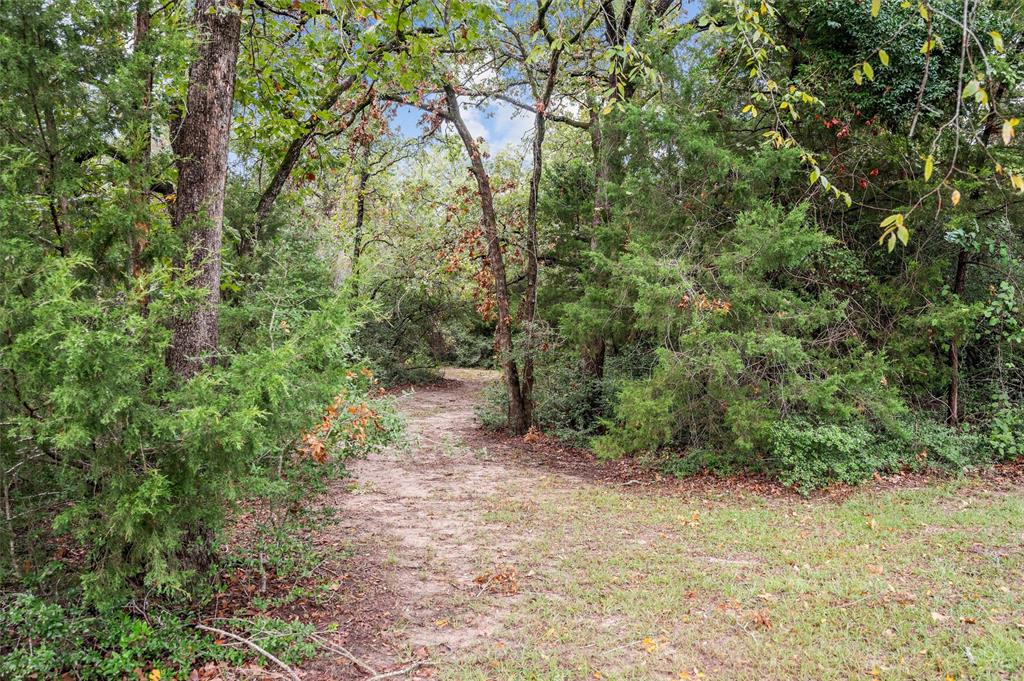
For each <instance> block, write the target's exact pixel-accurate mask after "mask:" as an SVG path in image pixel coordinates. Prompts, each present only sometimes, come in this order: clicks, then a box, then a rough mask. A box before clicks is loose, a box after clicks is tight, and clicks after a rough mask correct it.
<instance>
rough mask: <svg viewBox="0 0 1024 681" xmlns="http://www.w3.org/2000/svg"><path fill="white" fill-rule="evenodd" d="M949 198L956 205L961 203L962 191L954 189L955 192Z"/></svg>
mask: <svg viewBox="0 0 1024 681" xmlns="http://www.w3.org/2000/svg"><path fill="white" fill-rule="evenodd" d="M949 200H950V201H952V202H953V205H954V206H955V205H957V204H958V203H960V191H959V190H958V189H954V190H953V193H952V194H950V196H949Z"/></svg>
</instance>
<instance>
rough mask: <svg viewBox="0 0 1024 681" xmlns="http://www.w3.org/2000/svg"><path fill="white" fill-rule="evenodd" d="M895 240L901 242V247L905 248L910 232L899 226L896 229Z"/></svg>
mask: <svg viewBox="0 0 1024 681" xmlns="http://www.w3.org/2000/svg"><path fill="white" fill-rule="evenodd" d="M896 238H897V239H899V240H900V241H902V242H903V245H904V246H906V245H907V242H908V241H910V230H908V229H907V228H906V227H904V226H903V225H900V226H899V227H897V228H896Z"/></svg>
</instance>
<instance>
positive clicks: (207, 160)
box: [167, 0, 241, 379]
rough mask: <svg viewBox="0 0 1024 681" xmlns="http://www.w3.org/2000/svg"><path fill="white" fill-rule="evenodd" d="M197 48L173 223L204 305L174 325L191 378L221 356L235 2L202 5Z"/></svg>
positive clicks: (181, 371) (181, 368) (178, 146)
mask: <svg viewBox="0 0 1024 681" xmlns="http://www.w3.org/2000/svg"><path fill="white" fill-rule="evenodd" d="M194 22H195V25H196V29H197V33H198V35H199V49H198V54H197V56H196V59H195V61H194V62H193V63H192V66H191V68H190V69H189V84H188V97H187V105H186V106H187V108H186V112H185V116H184V118H183V119H182V121H181V124H180V126H179V127H178V129H177V130H176V134H175V139H174V141H173V146H174V152H175V154H176V155H177V157H178V191H177V197H176V199H175V206H174V215H173V216H172V224H173V226H174V228H175V229H176V230H177V231H178V232H179V233H180V234H181V236H182V240H183V242H184V244H185V247H186V252H187V253H188V258H189V260H188V265H189V266H190V267H191V272H190V274H189V278H188V282H187V283H188V285H189V286H190V287H192V288H195V289H201V290H202V291H203V295H202V299H201V300H200V301H199V303H198V304H197V305H196V306H195V307H194V308H193V309H190V310H189V311H188V312H186V313H185V314H183V315H181V316H180V317H178V318H177V319H176V320H174V322H173V324H172V332H173V333H172V338H171V347H170V349H169V350H168V354H167V364H168V366H169V367H170V368H171V370H172V371H173V372H174V373H175V374H176V375H178V376H179V377H181V378H184V379H187V378H191V377H192V376H194V375H195V374H197V373H198V372H199V371H200V370H201V369H202V368H203V367H204V366H206V365H207V364H209V363H210V362H211V361H212V359H213V356H214V354H215V352H216V350H217V342H218V322H219V314H218V305H219V303H220V248H221V242H222V239H223V224H224V190H225V184H226V182H227V174H228V173H227V170H228V142H229V140H230V132H231V105H232V102H233V100H234V91H235V71H236V67H237V60H238V48H239V36H240V33H241V14H240V11H239V5H238V3H237V2H236V1H233V0H197V1H196V5H195V15H194Z"/></svg>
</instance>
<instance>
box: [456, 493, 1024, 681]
mask: <svg viewBox="0 0 1024 681" xmlns="http://www.w3.org/2000/svg"><path fill="white" fill-rule="evenodd" d="M722 494H724V493H718V495H716V494H715V493H709V494H708V495H706V496H703V497H701V498H696V497H693V498H681V497H666V496H657V495H646V494H638V493H636V492H633V491H629V490H627V489H610V488H607V487H599V486H591V485H585V486H583V487H577V488H574V489H567V488H566V487H565V481H564V480H560V481H554V480H550V481H549V484H547V485H542V486H541V487H540V488H538V487H533V488H531V489H529V490H527V489H508V490H505V491H503V492H502V493H501V494H498V495H495V497H494V498H493V500H492V502H491V503H490V504H489V509H490V510H489V512H488V513H487V515H486V516H485V520H486V521H487V531H488V532H491V531H493V532H501V531H503V528H504V527H508V528H515V530H516V532H517V533H521V534H523V535H524V536H526V537H528V538H529V539H527V540H526V542H525V544H524V545H522V546H521V547H520V549H519V550H517V551H516V552H515V554H516V559H515V560H516V565H517V568H518V571H519V574H520V575H522V576H523V577H522V592H521V593H520V594H519V595H518V596H515V597H505V598H504V600H503V602H502V603H501V606H500V607H501V609H502V610H503V611H504V612H505V614H504V615H503V622H502V624H503V626H502V634H501V638H500V640H497V641H495V642H494V643H493V644H489V645H487V646H480V647H477V648H476V649H474V651H473V653H472V654H471V655H469V656H463V657H462V658H461V659H458V660H455V661H453V662H450V663H448V664H447V665H446V666H443V667H442V669H441V677H442V678H447V679H492V678H501V679H513V678H514V679H545V680H546V679H552V680H553V679H580V678H606V679H651V678H674V679H687V678H694V679H696V678H707V679H714V678H760V679H785V678H802V679H851V678H865V679H871V678H880V679H942V680H946V679H948V678H953V679H958V680H959V679H1021V678H1024V493H1022V491H1021V490H1020V489H1010V490H999V491H994V490H990V489H986V488H985V487H984V486H983V485H982V484H981V483H980V482H978V481H971V480H960V481H950V482H945V483H941V484H937V485H935V486H930V487H926V488H921V489H907V490H896V491H885V492H881V491H861V492H858V493H855V494H854V495H852V496H851V497H850V498H848V499H847V500H845V501H843V502H842V503H835V502H829V501H801V500H797V499H783V500H765V499H763V498H755V497H753V496H751V497H748V498H743V497H740V498H727V497H725V496H723V495H722ZM526 499H531V500H533V501H524V500H526ZM491 559H492V557H491V556H488V555H483V556H481V564H484V563H486V562H487V561H488V560H491ZM501 560H502V561H505V562H507V558H501ZM494 598H502V597H499V596H495V597H494Z"/></svg>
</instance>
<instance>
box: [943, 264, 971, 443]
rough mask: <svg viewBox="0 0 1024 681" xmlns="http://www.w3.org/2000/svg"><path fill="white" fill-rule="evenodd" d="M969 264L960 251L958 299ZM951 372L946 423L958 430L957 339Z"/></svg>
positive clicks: (956, 279) (956, 284)
mask: <svg viewBox="0 0 1024 681" xmlns="http://www.w3.org/2000/svg"><path fill="white" fill-rule="evenodd" d="M968 264H969V260H968V256H967V251H965V250H963V249H960V253H959V254H958V255H957V259H956V274H955V275H954V276H953V294H954V295H955V296H957V298H959V297H961V296H963V293H964V286H965V285H966V284H967V265H968ZM949 372H950V381H949V395H948V398H947V399H948V404H949V413H948V414H947V416H946V421H947V422H948V423H949V425H951V426H953V427H954V428H956V427H959V426H960V346H959V344H958V343H957V342H956V339H953V340H952V341H951V342H950V344H949Z"/></svg>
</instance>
